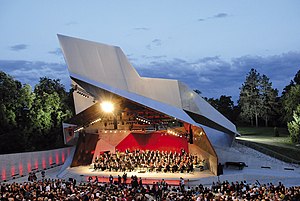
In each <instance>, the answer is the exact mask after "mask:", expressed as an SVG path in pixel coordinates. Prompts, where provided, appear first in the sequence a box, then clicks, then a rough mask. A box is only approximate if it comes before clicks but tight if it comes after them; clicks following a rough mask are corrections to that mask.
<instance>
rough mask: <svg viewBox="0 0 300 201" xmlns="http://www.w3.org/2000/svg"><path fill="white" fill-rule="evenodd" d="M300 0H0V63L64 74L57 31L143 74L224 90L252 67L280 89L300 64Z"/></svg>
mask: <svg viewBox="0 0 300 201" xmlns="http://www.w3.org/2000/svg"><path fill="white" fill-rule="evenodd" d="M299 10H300V1H298V0H294V1H293V0H286V1H282V0H280V1H279V0H266V1H261V0H251V1H245V0H228V1H198V0H197V1H196V0H194V1H174V0H173V1H171V0H164V1H159V0H152V1H141V0H131V1H122V0H119V1H116V0H112V1H102V0H97V1H92V0H91V1H76V0H70V1H62V0H59V1H58V0H53V1H40V0H27V1H22V0H19V1H16V0H1V2H0V27H1V37H0V70H3V71H4V72H6V73H9V74H10V75H12V76H14V77H15V78H16V79H18V80H20V81H22V82H23V83H29V84H31V85H34V84H35V83H37V82H38V80H39V77H41V76H48V77H50V78H55V79H57V78H58V79H61V80H62V83H64V84H65V85H66V88H69V84H70V80H69V78H68V72H67V69H66V64H65V61H64V59H63V56H62V54H61V52H60V50H59V43H58V40H57V36H56V34H58V33H59V34H64V35H69V36H73V37H79V38H83V39H87V40H92V41H97V42H101V43H106V44H111V45H116V46H119V47H121V48H122V49H123V51H124V52H125V54H126V55H127V56H128V58H129V59H130V61H131V63H132V64H133V66H134V67H136V68H137V70H138V72H139V73H140V74H141V75H142V76H146V77H162V78H171V79H179V80H181V81H183V82H186V83H187V84H188V85H189V86H190V87H191V88H193V89H199V90H200V91H202V94H203V96H207V97H215V98H216V97H219V96H220V95H230V96H232V97H233V99H234V100H237V99H238V95H239V87H241V85H242V83H243V81H244V80H245V76H246V74H247V73H248V72H249V70H250V69H251V68H256V69H257V70H258V72H260V73H261V74H266V75H267V76H268V77H269V78H270V79H271V81H272V82H273V86H274V87H276V88H278V89H279V90H280V92H281V90H282V88H283V87H284V86H285V85H287V84H288V83H289V82H290V80H291V79H292V78H293V77H294V75H295V74H296V72H297V71H298V70H299V69H300V21H299V20H300V12H299Z"/></svg>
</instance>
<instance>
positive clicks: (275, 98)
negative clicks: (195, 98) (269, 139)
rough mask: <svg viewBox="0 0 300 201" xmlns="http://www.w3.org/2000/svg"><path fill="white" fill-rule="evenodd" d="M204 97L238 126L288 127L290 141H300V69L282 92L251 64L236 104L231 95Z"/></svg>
mask: <svg viewBox="0 0 300 201" xmlns="http://www.w3.org/2000/svg"><path fill="white" fill-rule="evenodd" d="M195 92H196V93H199V94H201V92H200V91H199V90H195ZM204 99H206V100H207V101H208V102H209V103H210V104H211V105H212V106H213V107H215V108H216V109H217V110H218V111H219V112H220V113H222V114H223V115H224V116H226V117H227V118H228V119H229V120H231V121H232V122H234V123H235V124H236V125H238V126H256V127H258V126H262V125H263V126H266V127H268V126H273V127H288V130H289V132H290V136H291V140H292V142H294V143H299V142H300V70H299V71H298V72H297V73H296V75H295V76H294V79H293V80H291V81H290V83H289V84H288V85H287V86H285V87H284V89H283V92H282V94H281V96H279V94H278V90H277V89H274V88H273V86H272V82H271V81H270V79H269V78H268V77H267V76H266V75H261V74H260V73H259V72H257V70H255V69H254V68H252V69H251V70H250V72H249V73H248V74H247V75H246V79H245V81H244V83H243V84H242V86H241V87H240V95H239V100H238V102H237V105H234V102H233V101H232V100H231V96H225V95H221V96H220V98H217V99H214V98H206V97H204Z"/></svg>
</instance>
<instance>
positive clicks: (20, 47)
mask: <svg viewBox="0 0 300 201" xmlns="http://www.w3.org/2000/svg"><path fill="white" fill-rule="evenodd" d="M27 48H28V45H26V44H17V45H13V46H11V47H10V50H12V51H20V50H25V49H27Z"/></svg>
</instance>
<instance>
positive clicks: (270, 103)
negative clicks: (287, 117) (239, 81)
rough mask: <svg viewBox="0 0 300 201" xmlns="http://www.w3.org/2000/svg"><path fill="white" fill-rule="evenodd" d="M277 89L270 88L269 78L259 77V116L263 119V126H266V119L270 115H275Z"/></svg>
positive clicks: (267, 119)
mask: <svg viewBox="0 0 300 201" xmlns="http://www.w3.org/2000/svg"><path fill="white" fill-rule="evenodd" d="M277 96H278V90H277V89H273V88H272V82H270V79H269V78H268V77H267V76H266V75H263V76H261V78H260V98H261V116H262V117H263V118H264V119H265V126H266V127H267V126H268V121H269V119H270V116H271V115H275V113H276V112H275V111H276V110H275V107H276V105H277V104H278V102H277V101H276V98H277Z"/></svg>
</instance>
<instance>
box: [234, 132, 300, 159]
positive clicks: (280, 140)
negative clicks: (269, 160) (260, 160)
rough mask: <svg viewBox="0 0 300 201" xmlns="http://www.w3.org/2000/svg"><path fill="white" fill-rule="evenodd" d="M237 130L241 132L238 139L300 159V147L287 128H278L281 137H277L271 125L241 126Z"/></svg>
mask: <svg viewBox="0 0 300 201" xmlns="http://www.w3.org/2000/svg"><path fill="white" fill-rule="evenodd" d="M237 130H238V132H239V133H240V134H241V137H237V139H238V140H243V141H246V142H247V143H252V144H257V145H259V146H261V147H263V148H265V149H266V150H271V151H273V152H276V153H279V154H281V155H284V156H287V157H289V158H292V159H293V160H297V161H300V147H299V146H296V145H295V144H293V143H292V142H291V141H290V138H289V133H288V130H287V128H278V131H279V137H275V135H274V128H269V127H267V128H266V127H259V128H255V127H239V128H238V129H237ZM269 155H272V154H269Z"/></svg>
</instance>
